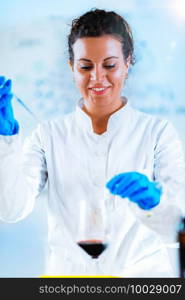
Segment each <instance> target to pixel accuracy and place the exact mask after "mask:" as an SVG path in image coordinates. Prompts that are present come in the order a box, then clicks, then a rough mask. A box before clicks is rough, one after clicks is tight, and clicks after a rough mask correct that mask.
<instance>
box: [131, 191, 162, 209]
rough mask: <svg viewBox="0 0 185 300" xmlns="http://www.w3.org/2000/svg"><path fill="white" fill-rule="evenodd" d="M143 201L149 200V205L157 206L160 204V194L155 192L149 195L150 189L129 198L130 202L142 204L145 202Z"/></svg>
mask: <svg viewBox="0 0 185 300" xmlns="http://www.w3.org/2000/svg"><path fill="white" fill-rule="evenodd" d="M145 199H149V200H150V204H151V205H153V204H154V206H155V205H157V204H158V203H159V202H160V194H159V193H158V191H155V192H153V193H151V191H150V189H147V190H144V191H141V192H140V193H137V194H135V195H134V196H131V197H130V200H131V201H133V202H137V203H139V202H141V201H142V202H143V201H145Z"/></svg>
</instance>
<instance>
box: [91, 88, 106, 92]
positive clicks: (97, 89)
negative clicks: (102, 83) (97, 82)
mask: <svg viewBox="0 0 185 300" xmlns="http://www.w3.org/2000/svg"><path fill="white" fill-rule="evenodd" d="M92 90H93V91H96V92H100V91H104V90H105V88H92Z"/></svg>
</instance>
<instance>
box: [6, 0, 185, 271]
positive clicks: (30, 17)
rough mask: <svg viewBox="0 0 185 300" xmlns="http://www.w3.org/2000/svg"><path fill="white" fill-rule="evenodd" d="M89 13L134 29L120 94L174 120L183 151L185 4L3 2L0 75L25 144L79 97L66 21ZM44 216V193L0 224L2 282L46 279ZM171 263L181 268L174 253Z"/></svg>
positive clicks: (160, 0)
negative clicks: (102, 13) (26, 210)
mask: <svg viewBox="0 0 185 300" xmlns="http://www.w3.org/2000/svg"><path fill="white" fill-rule="evenodd" d="M92 8H100V9H106V10H115V11H116V12H117V13H119V14H120V15H122V16H124V17H125V18H126V20H127V21H128V23H129V24H130V25H131V27H132V30H133V35H134V40H135V58H136V63H135V65H134V66H132V67H131V69H130V71H129V78H128V79H127V82H126V87H125V89H124V91H123V94H124V95H125V96H127V97H128V99H129V101H130V102H131V104H132V105H133V106H134V107H136V108H139V109H140V110H142V111H144V112H148V113H150V114H154V115H159V116H160V117H162V118H165V119H168V120H170V121H172V122H173V124H174V126H175V127H176V129H177V131H178V133H179V135H180V137H181V140H182V142H183V146H184V149H185V82H184V80H185V59H184V53H185V0H124V1H121V0H120V1H116V5H115V0H98V1H95V0H88V1H86V0H78V1H72V0H32V1H29V0H0V75H4V76H6V77H7V78H10V79H12V81H13V92H14V94H15V97H14V99H13V107H14V111H15V116H16V119H17V120H18V121H19V123H20V126H21V132H22V135H23V138H24V137H26V136H27V135H29V134H30V133H31V131H32V130H33V129H34V128H35V127H36V126H37V124H38V123H39V122H42V121H44V120H49V119H52V118H55V117H57V116H58V115H59V114H67V113H69V112H70V111H72V110H73V109H74V108H75V105H76V102H77V100H78V99H79V97H80V94H79V92H78V91H77V89H76V87H75V84H74V80H73V75H72V72H71V70H70V68H69V65H68V50H67V35H68V34H69V31H70V24H71V21H72V20H73V19H74V18H76V17H78V16H80V15H81V14H83V13H85V12H86V11H88V10H90V9H92ZM16 97H17V98H16ZM18 99H20V100H21V101H20V100H19V101H18ZM23 104H24V105H23ZM46 211H47V199H46V197H45V192H43V195H42V196H41V197H40V198H39V199H37V202H36V205H35V209H34V211H33V212H32V213H31V214H30V215H29V216H28V217H27V218H26V219H25V220H22V221H20V222H18V223H13V224H7V223H3V222H1V221H0V277H38V276H41V275H43V269H44V256H45V255H47V251H48V250H47V220H46ZM61 255H62V254H61ZM171 259H172V261H173V263H174V266H176V268H178V262H177V260H178V255H177V250H176V249H175V250H174V251H172V255H171ZM161 263H162V262H161ZM177 272H178V270H177ZM61 275H62V274H61Z"/></svg>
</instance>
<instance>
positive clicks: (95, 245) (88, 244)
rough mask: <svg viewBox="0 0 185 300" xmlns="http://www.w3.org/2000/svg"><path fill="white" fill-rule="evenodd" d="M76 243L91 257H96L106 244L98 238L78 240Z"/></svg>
mask: <svg viewBox="0 0 185 300" xmlns="http://www.w3.org/2000/svg"><path fill="white" fill-rule="evenodd" d="M78 245H79V246H80V247H81V248H82V249H83V250H84V251H86V252H87V253H88V254H89V255H91V256H92V258H98V256H99V255H100V254H101V253H102V252H103V251H104V250H105V248H106V247H107V245H106V244H103V243H102V241H99V240H88V241H80V242H78Z"/></svg>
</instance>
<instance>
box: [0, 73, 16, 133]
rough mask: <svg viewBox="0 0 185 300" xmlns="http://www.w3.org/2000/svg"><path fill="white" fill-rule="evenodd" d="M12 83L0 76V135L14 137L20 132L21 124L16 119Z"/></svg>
mask: <svg viewBox="0 0 185 300" xmlns="http://www.w3.org/2000/svg"><path fill="white" fill-rule="evenodd" d="M11 87H12V82H11V80H6V78H5V77H4V76H0V135H14V134H16V133H18V132H19V124H18V122H17V121H16V120H15V119H14V114H13V108H12V104H11V100H12V98H13V95H12V93H11Z"/></svg>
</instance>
